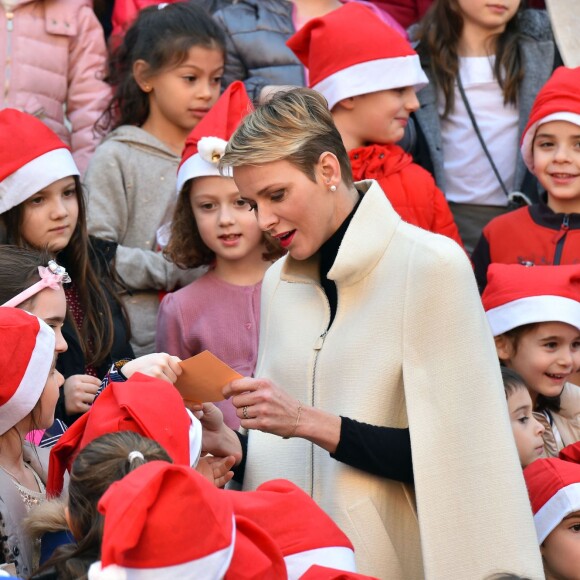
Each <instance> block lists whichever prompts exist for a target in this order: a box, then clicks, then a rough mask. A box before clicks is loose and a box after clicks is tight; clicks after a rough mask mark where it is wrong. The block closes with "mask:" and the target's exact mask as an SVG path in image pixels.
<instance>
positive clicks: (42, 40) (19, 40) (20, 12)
mask: <svg viewBox="0 0 580 580" xmlns="http://www.w3.org/2000/svg"><path fill="white" fill-rule="evenodd" d="M106 57H107V53H106V48H105V39H104V36H103V30H102V28H101V25H100V24H99V21H98V20H97V18H96V16H95V14H94V12H93V9H92V6H91V4H90V0H13V1H12V2H10V0H0V79H1V80H2V86H3V90H2V100H1V101H0V108H5V107H13V108H16V109H20V110H22V111H25V112H27V113H30V114H32V115H35V116H36V117H38V118H39V119H41V120H42V121H44V122H45V123H46V124H47V125H48V126H49V127H50V128H51V129H53V130H54V131H55V132H56V133H57V134H58V135H59V137H61V139H62V140H63V141H64V142H65V143H67V144H69V145H70V146H71V148H72V151H73V156H74V159H75V162H76V164H77V166H78V168H79V170H80V171H81V174H82V173H84V171H85V169H86V167H87V165H88V162H89V158H90V156H91V154H92V153H93V151H94V150H95V147H96V146H97V144H98V142H99V140H100V139H99V137H98V136H96V135H95V134H94V132H93V125H94V124H95V122H96V121H97V119H98V118H99V117H100V116H101V114H102V112H103V111H104V109H105V107H106V105H107V103H108V100H109V99H110V97H111V89H110V87H109V85H107V84H106V83H105V82H104V81H103V80H102V79H103V76H104V71H105V65H106ZM65 116H66V119H67V122H66V124H65ZM2 137H4V136H2Z"/></svg>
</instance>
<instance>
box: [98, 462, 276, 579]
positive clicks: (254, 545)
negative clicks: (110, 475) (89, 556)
mask: <svg viewBox="0 0 580 580" xmlns="http://www.w3.org/2000/svg"><path fill="white" fill-rule="evenodd" d="M238 493H239V492H238ZM98 508H99V511H100V512H101V513H102V514H103V515H104V518H105V524H104V529H103V541H102V547H101V561H100V562H97V563H96V564H93V565H92V566H91V568H90V569H89V574H88V577H89V580H121V579H123V580H126V579H127V578H132V579H134V580H141V579H143V580H145V579H147V578H156V579H159V580H163V579H167V580H169V579H171V580H174V579H175V578H179V579H194V578H206V579H208V580H210V579H214V578H215V579H216V580H217V579H221V578H224V577H225V578H230V577H231V578H232V579H233V578H238V579H249V578H255V579H256V580H257V579H258V578H260V579H262V578H264V579H267V580H278V579H282V580H283V579H285V578H286V573H285V569H284V562H283V560H282V556H281V554H280V551H279V550H278V549H277V548H276V546H275V544H274V543H273V542H272V541H271V539H270V538H269V537H268V536H267V535H266V534H265V533H264V532H263V531H262V530H260V529H259V527H257V526H256V525H255V524H254V523H252V522H251V521H247V520H245V519H244V518H243V517H241V518H237V517H236V516H235V514H234V510H233V506H232V502H231V501H230V498H229V496H228V495H227V494H225V493H224V492H223V490H219V489H217V488H216V487H214V486H213V485H212V484H211V483H210V482H209V481H207V480H206V479H205V478H204V477H203V476H201V475H200V474H199V473H197V472H196V471H194V470H193V469H191V468H188V467H184V466H178V465H171V464H170V463H166V462H163V461H153V462H150V463H147V464H145V465H143V466H141V467H139V468H137V469H136V470H134V471H132V472H131V473H129V474H128V475H127V476H126V477H124V478H123V479H121V480H120V481H117V482H115V483H114V484H113V485H112V486H111V487H110V488H109V489H108V490H107V491H106V492H105V494H104V495H103V497H102V498H101V500H100V501H99V505H98ZM234 557H235V558H236V564H235V565H234V564H233V560H234ZM232 567H233V569H232Z"/></svg>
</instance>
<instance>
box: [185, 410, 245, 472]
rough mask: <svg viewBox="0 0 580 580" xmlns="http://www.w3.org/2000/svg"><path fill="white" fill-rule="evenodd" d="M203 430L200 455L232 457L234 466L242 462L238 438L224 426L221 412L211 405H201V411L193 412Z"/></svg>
mask: <svg viewBox="0 0 580 580" xmlns="http://www.w3.org/2000/svg"><path fill="white" fill-rule="evenodd" d="M194 415H195V416H196V417H197V418H198V419H199V421H200V423H201V427H202V429H203V431H202V436H201V441H202V449H201V452H202V453H204V454H205V453H211V454H212V455H214V456H216V457H227V456H232V457H234V459H235V464H238V463H239V462H240V461H241V460H242V446H241V444H240V440H239V439H238V436H237V435H236V434H235V433H234V432H233V431H232V430H231V429H230V428H229V427H228V426H227V425H225V424H224V416H223V414H222V412H221V411H220V410H219V408H218V407H216V406H215V405H214V404H213V403H203V405H202V408H201V411H199V410H197V411H194Z"/></svg>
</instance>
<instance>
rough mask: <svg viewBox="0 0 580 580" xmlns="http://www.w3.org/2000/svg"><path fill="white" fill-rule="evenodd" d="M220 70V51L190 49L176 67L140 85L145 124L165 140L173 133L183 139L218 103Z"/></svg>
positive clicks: (198, 47)
mask: <svg viewBox="0 0 580 580" xmlns="http://www.w3.org/2000/svg"><path fill="white" fill-rule="evenodd" d="M223 69H224V55H223V52H222V51H221V50H219V49H217V48H205V47H203V46H192V47H191V48H190V49H189V51H188V53H187V57H186V59H185V60H184V61H183V62H182V63H181V64H180V65H179V66H177V67H174V68H170V69H165V70H163V71H161V72H159V73H158V74H156V75H154V76H152V77H150V78H148V79H147V80H146V81H143V82H141V83H140V85H141V88H142V89H143V90H145V91H146V92H147V93H148V94H149V117H148V118H147V121H146V123H152V124H154V125H155V127H156V130H157V131H160V132H163V133H164V134H166V135H167V136H168V138H169V137H171V136H172V133H174V132H175V130H177V131H178V132H179V133H182V134H183V135H185V136H186V137H187V135H188V134H189V133H190V131H191V130H192V129H193V128H194V127H195V126H196V125H197V124H198V123H199V122H200V121H201V120H202V119H203V118H204V117H205V116H206V114H207V112H208V111H209V110H210V108H211V107H212V106H213V105H214V103H215V102H216V101H217V100H218V97H219V95H220V88H221V77H222V74H223Z"/></svg>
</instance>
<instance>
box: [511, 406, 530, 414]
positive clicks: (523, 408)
mask: <svg viewBox="0 0 580 580" xmlns="http://www.w3.org/2000/svg"><path fill="white" fill-rule="evenodd" d="M528 410H529V411H530V413H531V412H532V406H531V405H522V406H521V407H518V408H517V409H514V410H513V411H512V413H519V412H520V411H528Z"/></svg>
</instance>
